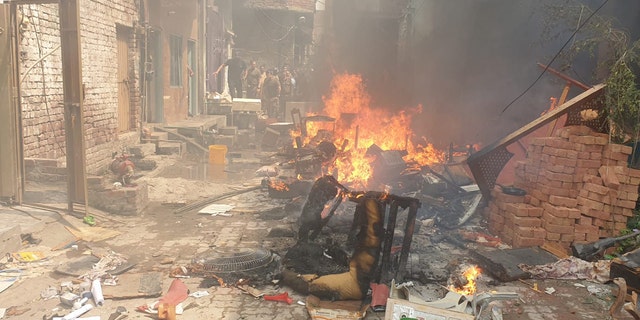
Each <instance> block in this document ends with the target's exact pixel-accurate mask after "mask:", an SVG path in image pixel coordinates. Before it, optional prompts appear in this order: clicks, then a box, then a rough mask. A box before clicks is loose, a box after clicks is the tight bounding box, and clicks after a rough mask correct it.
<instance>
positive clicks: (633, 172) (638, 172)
mask: <svg viewBox="0 0 640 320" xmlns="http://www.w3.org/2000/svg"><path fill="white" fill-rule="evenodd" d="M629 176H631V177H635V178H639V177H640V170H639V169H633V168H629Z"/></svg>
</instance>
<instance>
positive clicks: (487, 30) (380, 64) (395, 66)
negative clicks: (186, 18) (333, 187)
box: [319, 0, 637, 147]
mask: <svg viewBox="0 0 640 320" xmlns="http://www.w3.org/2000/svg"><path fill="white" fill-rule="evenodd" d="M363 1H364V2H366V1H372V0H360V1H358V0H350V1H342V0H341V1H333V10H332V11H333V12H332V14H333V29H334V31H333V33H332V35H331V38H329V40H328V41H329V42H330V43H329V44H328V45H327V47H326V51H325V52H319V53H320V54H326V55H327V56H328V58H326V59H327V60H328V61H329V66H328V67H327V69H329V70H331V72H336V73H340V72H351V73H359V74H362V76H363V78H364V79H365V81H366V85H367V88H368V90H369V92H370V94H371V95H372V97H373V100H374V103H375V105H377V106H379V107H386V108H397V109H398V108H408V107H414V106H416V105H418V104H420V105H422V106H423V108H424V109H423V110H424V111H423V113H422V114H421V115H419V116H417V117H416V118H414V119H413V125H414V131H415V132H416V133H417V134H418V135H423V136H425V137H427V139H428V140H429V141H430V142H432V143H434V144H435V145H436V146H442V147H444V146H447V145H449V143H453V144H457V145H463V144H468V143H480V144H489V143H491V142H493V141H495V140H498V139H500V138H502V137H504V136H506V135H507V134H509V133H511V132H513V131H515V130H517V129H518V128H520V127H521V126H523V125H525V124H527V123H529V122H531V121H533V120H534V119H536V118H537V117H538V116H539V115H540V114H541V113H542V112H544V111H545V110H547V109H548V108H549V106H550V98H551V97H556V98H559V97H560V95H561V93H562V90H563V87H564V85H565V83H564V81H561V80H559V79H558V78H557V77H555V76H553V75H552V74H550V73H546V74H545V75H543V76H542V78H541V79H540V81H538V82H537V83H536V85H535V86H533V87H532V88H531V89H530V90H528V91H527V92H526V94H524V95H523V96H522V97H521V98H519V99H518V100H517V101H515V102H514V103H513V104H511V105H510V106H509V108H508V109H507V110H506V111H505V112H504V113H503V112H502V110H503V109H504V108H505V107H507V105H509V104H510V103H511V102H512V101H513V100H514V99H515V98H516V97H518V96H519V95H520V94H522V93H523V92H524V91H525V89H527V87H529V86H530V85H531V84H532V83H533V82H534V81H535V80H536V78H538V76H539V75H540V73H541V72H542V70H543V69H542V68H540V67H538V66H537V63H543V64H547V63H548V62H549V61H550V59H551V58H552V57H553V56H554V55H555V54H556V53H557V52H558V50H559V49H560V48H561V47H562V45H563V43H564V42H565V41H566V40H567V39H568V38H569V36H570V35H571V33H572V31H573V29H575V27H571V26H567V25H564V26H561V24H558V30H557V32H556V35H557V37H556V38H553V40H546V41H541V40H542V39H543V31H544V29H545V26H546V25H547V24H549V23H551V22H550V15H549V12H546V11H545V8H546V6H547V5H548V4H553V3H554V0H542V1H530V0H511V1H504V0H456V1H441V0H414V1H410V3H409V7H410V10H409V11H403V14H406V13H407V12H408V13H409V26H410V28H409V30H410V32H409V37H408V39H409V41H408V43H409V45H408V47H407V48H408V49H407V51H406V54H403V53H402V52H399V51H398V44H399V41H400V40H401V37H400V36H399V35H400V34H401V33H402V31H403V30H402V23H401V21H402V20H403V19H404V18H405V17H406V16H404V15H400V16H396V17H393V16H391V17H390V16H389V15H386V16H385V15H376V14H372V13H371V12H362V10H360V11H359V10H356V9H357V8H361V7H362V6H361V5H358V3H359V2H363ZM374 2H375V1H374ZM396 2H397V1H396ZM585 2H587V3H586V4H587V5H589V6H590V7H591V8H595V7H597V5H599V4H600V3H601V2H600V1H585ZM591 2H593V3H591ZM596 2H597V3H596ZM633 16H634V17H637V15H633ZM636 21H637V20H636ZM556 22H557V21H556ZM636 24H637V22H636ZM551 67H553V68H556V69H560V68H561V66H559V64H553V65H551ZM594 68H595V65H594V61H593V59H583V61H582V65H574V66H573V67H572V68H571V69H570V70H567V71H566V72H567V74H568V75H569V76H571V77H573V78H576V79H577V80H579V81H581V82H585V83H586V84H587V85H592V84H594V83H591V82H592V81H593V80H591V79H592V78H591V73H592V70H593V69H594ZM325 70H326V69H325ZM569 71H570V72H569ZM563 72H565V70H563ZM325 75H326V76H328V74H325ZM323 81H324V80H323ZM580 92H581V90H580V89H572V90H571V91H570V94H569V98H571V97H573V96H575V95H577V94H579V93H580Z"/></svg>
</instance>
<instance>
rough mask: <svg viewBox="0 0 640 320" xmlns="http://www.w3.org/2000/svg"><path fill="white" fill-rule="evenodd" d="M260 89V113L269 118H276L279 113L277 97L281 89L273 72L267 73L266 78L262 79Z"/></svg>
mask: <svg viewBox="0 0 640 320" xmlns="http://www.w3.org/2000/svg"><path fill="white" fill-rule="evenodd" d="M261 89H262V90H261V92H262V95H261V106H262V111H263V112H265V113H266V114H267V115H268V116H269V117H270V118H277V117H278V114H279V111H280V110H279V109H280V103H279V97H280V89H281V87H280V80H279V79H278V76H276V72H275V71H273V70H269V71H267V77H266V78H265V79H264V83H263V84H262V88H261Z"/></svg>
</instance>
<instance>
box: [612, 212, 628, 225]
mask: <svg viewBox="0 0 640 320" xmlns="http://www.w3.org/2000/svg"><path fill="white" fill-rule="evenodd" d="M611 218H612V220H613V222H624V223H627V217H625V216H623V215H617V214H614V215H613V216H611Z"/></svg>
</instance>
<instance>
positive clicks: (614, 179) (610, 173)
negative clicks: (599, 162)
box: [598, 166, 620, 189]
mask: <svg viewBox="0 0 640 320" xmlns="http://www.w3.org/2000/svg"><path fill="white" fill-rule="evenodd" d="M598 173H599V174H600V177H602V184H603V185H605V186H607V187H609V188H612V189H618V188H619V187H620V180H619V179H618V176H616V174H615V171H614V169H613V167H608V166H602V167H600V169H598Z"/></svg>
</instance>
